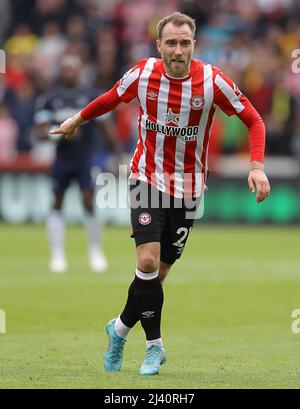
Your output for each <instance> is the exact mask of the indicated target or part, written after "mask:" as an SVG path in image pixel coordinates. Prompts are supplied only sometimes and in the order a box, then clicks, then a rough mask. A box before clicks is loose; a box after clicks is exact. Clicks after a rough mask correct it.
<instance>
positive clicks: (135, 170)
mask: <svg viewBox="0 0 300 409" xmlns="http://www.w3.org/2000/svg"><path fill="white" fill-rule="evenodd" d="M157 30H158V40H157V48H158V51H159V52H160V54H161V57H162V59H156V58H146V59H144V60H141V61H140V62H138V64H137V65H136V66H135V67H134V68H132V69H131V70H129V71H128V72H127V73H126V74H125V75H124V76H123V78H122V79H121V80H120V81H118V82H117V83H116V85H115V86H114V87H113V88H112V89H111V90H110V91H109V92H107V93H106V94H104V95H101V96H99V97H98V98H97V99H96V100H95V101H93V102H92V103H90V104H89V105H88V106H87V107H85V108H84V109H83V110H82V111H81V112H79V113H78V114H76V115H75V116H73V117H72V118H69V119H68V120H67V121H65V122H64V123H63V124H62V125H61V126H60V127H59V128H58V129H57V130H53V131H52V133H53V135H55V134H57V133H63V134H64V135H65V136H66V137H67V138H72V137H73V136H74V135H75V133H76V130H77V128H78V127H79V126H80V125H82V124H83V123H84V122H85V121H89V120H91V119H92V118H95V117H97V116H99V115H103V114H105V113H107V112H109V111H110V110H112V109H114V108H115V107H116V106H117V105H118V104H119V103H120V102H127V103H128V102H130V101H131V100H132V99H134V98H138V100H139V104H140V117H139V121H138V127H139V139H138V144H137V148H136V150H135V153H134V156H133V159H132V162H131V175H130V179H131V182H132V181H133V180H136V179H137V180H138V181H139V183H140V186H143V188H142V189H143V190H142V192H143V193H144V196H145V197H146V198H147V195H150V194H151V193H149V190H151V189H150V187H154V192H155V194H156V196H158V197H159V199H162V198H164V197H166V196H168V197H169V199H170V201H169V203H170V206H169V207H168V208H163V207H161V206H159V207H158V208H154V207H153V206H151V204H148V205H146V206H140V207H139V208H135V207H133V201H132V197H131V203H130V204H131V222H132V226H133V236H134V239H135V241H136V251H137V267H136V271H135V278H134V280H133V282H132V283H131V285H130V287H129V290H128V298H127V302H126V305H125V308H124V310H123V312H122V313H121V314H120V315H119V317H118V318H116V319H113V320H111V321H110V322H109V323H108V324H107V326H106V332H107V335H108V337H109V346H108V350H107V352H106V354H105V357H104V367H105V369H106V370H108V371H118V370H120V369H121V365H122V356H123V348H124V344H125V341H126V337H127V334H128V332H129V330H130V329H131V328H132V327H133V326H134V325H135V324H136V322H138V321H140V322H141V324H142V327H143V329H144V331H145V334H146V357H145V360H144V362H143V364H142V366H141V368H140V374H141V375H154V374H157V373H158V371H159V367H160V364H162V363H164V362H165V361H166V353H165V350H164V347H163V342H162V338H161V330H160V325H161V312H162V306H163V288H162V285H161V283H162V281H163V280H164V278H165V277H166V275H167V274H168V272H169V271H170V268H171V266H172V265H173V264H174V262H175V261H176V260H177V259H179V258H180V257H181V255H182V252H183V250H184V247H185V244H186V241H187V239H188V236H189V233H190V231H191V228H192V226H193V221H194V220H193V219H190V218H187V213H186V208H185V200H184V199H185V198H192V199H193V200H194V199H195V203H196V206H197V198H199V197H201V196H202V193H203V189H204V187H205V182H206V175H207V151H208V143H209V135H210V129H211V124H212V121H213V116H214V112H215V110H216V107H219V108H220V109H221V110H222V111H224V112H225V113H226V114H227V115H229V116H230V115H237V116H238V117H239V118H240V120H241V121H243V122H244V123H245V124H246V126H247V127H248V130H249V142H250V156H251V162H250V172H249V177H248V184H249V188H250V191H251V192H252V193H254V192H255V191H256V200H257V202H258V203H259V202H262V201H263V200H264V199H265V198H266V197H267V196H268V195H269V192H270V186H269V182H268V179H267V177H266V175H265V173H264V164H263V163H264V146H265V127H264V123H263V121H262V119H261V117H260V116H259V114H258V113H257V111H256V110H255V109H254V107H253V106H252V105H251V103H250V102H249V100H248V99H247V98H246V97H245V96H244V95H242V93H241V92H240V91H239V89H238V88H237V87H236V85H235V84H234V83H233V82H232V81H231V80H230V79H229V78H228V77H227V76H226V75H224V74H223V73H222V72H221V71H220V70H219V69H218V68H217V67H213V66H211V65H209V64H205V63H203V62H201V61H199V60H195V59H192V56H193V52H194V46H195V39H194V38H195V30H196V27H195V23H194V20H193V19H191V18H190V17H188V16H187V15H184V14H181V13H174V14H172V15H170V16H168V17H165V18H163V19H162V20H161V21H160V22H159V24H158V27H157ZM181 201H182V202H184V203H181ZM147 203H149V196H148V200H147ZM175 204H177V205H178V204H182V206H181V207H178V208H177V206H176V205H175ZM179 302H180V300H179Z"/></svg>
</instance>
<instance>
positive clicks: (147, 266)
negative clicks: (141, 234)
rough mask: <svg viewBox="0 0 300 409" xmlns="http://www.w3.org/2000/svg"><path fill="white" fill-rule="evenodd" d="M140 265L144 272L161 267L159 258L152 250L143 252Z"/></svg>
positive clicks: (150, 271) (139, 259) (139, 261)
mask: <svg viewBox="0 0 300 409" xmlns="http://www.w3.org/2000/svg"><path fill="white" fill-rule="evenodd" d="M138 267H139V269H140V270H142V271H144V272H149V273H152V272H153V271H155V270H157V269H158V267H159V258H158V257H157V256H156V255H155V254H153V253H151V252H149V253H145V254H142V255H140V256H139V258H138Z"/></svg>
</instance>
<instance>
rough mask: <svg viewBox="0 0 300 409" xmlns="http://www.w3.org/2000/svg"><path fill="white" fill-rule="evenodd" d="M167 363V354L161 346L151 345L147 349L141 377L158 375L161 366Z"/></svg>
mask: <svg viewBox="0 0 300 409" xmlns="http://www.w3.org/2000/svg"><path fill="white" fill-rule="evenodd" d="M166 362H167V357H166V352H165V350H164V348H163V347H161V346H159V345H151V346H150V347H148V348H147V352H146V357H145V360H144V362H143V364H142V366H141V368H140V375H156V374H158V371H159V366H160V365H162V364H165V363H166Z"/></svg>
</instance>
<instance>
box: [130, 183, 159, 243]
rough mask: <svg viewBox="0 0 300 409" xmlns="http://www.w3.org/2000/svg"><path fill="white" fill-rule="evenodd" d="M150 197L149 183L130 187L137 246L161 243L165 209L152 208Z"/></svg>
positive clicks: (133, 233) (131, 214)
mask: <svg viewBox="0 0 300 409" xmlns="http://www.w3.org/2000/svg"><path fill="white" fill-rule="evenodd" d="M157 194H159V193H157ZM150 195H151V189H150V188H149V186H148V184H147V183H144V182H142V183H137V185H136V186H135V187H134V188H133V186H132V185H130V218H131V225H132V237H133V238H134V239H135V244H136V246H139V245H141V244H145V243H152V242H158V243H159V242H160V238H161V232H162V230H163V227H164V224H165V221H166V211H165V209H161V208H159V207H155V206H152V204H151V197H150Z"/></svg>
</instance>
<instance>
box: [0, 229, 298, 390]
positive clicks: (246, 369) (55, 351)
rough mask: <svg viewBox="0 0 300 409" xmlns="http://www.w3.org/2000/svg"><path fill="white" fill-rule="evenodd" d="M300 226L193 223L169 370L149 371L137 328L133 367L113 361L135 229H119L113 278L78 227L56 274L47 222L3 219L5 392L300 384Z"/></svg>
mask: <svg viewBox="0 0 300 409" xmlns="http://www.w3.org/2000/svg"><path fill="white" fill-rule="evenodd" d="M299 233H300V229H299V228H291V229H289V228H285V227H279V228H275V227H270V228H267V227H254V226H253V227H230V226H227V227H220V226H208V225H202V226H200V227H197V228H195V229H194V230H193V232H192V234H191V237H190V239H189V241H188V244H187V247H186V250H185V253H184V255H183V257H182V259H181V260H180V261H179V262H177V264H176V265H175V266H174V269H173V271H172V272H171V275H170V276H169V278H168V280H167V281H166V283H165V284H164V292H165V304H164V311H163V323H162V328H163V333H162V336H163V340H164V344H165V348H166V351H167V357H168V362H167V365H165V366H163V367H161V370H160V373H159V375H158V376H154V377H141V376H139V375H138V369H139V367H140V364H141V362H142V360H143V358H144V353H145V341H144V335H143V332H142V330H141V328H140V326H139V325H137V326H136V328H134V329H133V330H132V332H131V333H130V334H129V337H128V342H127V344H126V347H125V355H124V362H123V370H122V371H121V372H119V373H106V372H105V371H104V369H103V367H102V356H103V351H104V350H105V349H106V345H107V339H106V336H105V334H104V330H103V327H104V325H105V323H106V322H107V321H108V320H109V319H110V318H112V317H114V316H116V315H117V314H118V313H119V312H120V310H121V309H122V307H123V305H124V302H125V297H126V295H127V287H128V284H129V283H130V282H131V280H132V277H133V271H134V267H135V256H134V243H133V241H132V240H131V239H130V238H129V229H126V228H112V227H107V228H106V230H105V236H104V247H105V251H106V253H107V256H108V259H109V263H110V265H109V270H108V271H107V272H106V273H105V274H95V273H92V272H91V271H89V269H88V266H87V258H86V240H85V232H84V230H83V229H82V228H81V227H80V226H78V227H69V228H68V230H67V255H68V259H69V267H70V268H69V271H68V272H67V273H66V274H51V273H50V272H49V271H48V269H47V263H48V248H47V240H46V234H45V231H44V228H43V227H42V226H32V225H26V226H7V225H4V224H2V225H0V236H1V247H0V252H1V256H0V309H2V310H4V311H5V313H6V334H0V388H101V389H113V388H146V389H147V388H149V389H151V388H172V389H173V388H197V389H201V388H299V387H300V365H299V361H300V360H299V358H300V334H294V333H293V332H292V330H291V325H292V321H293V318H292V317H291V314H292V311H293V310H294V309H297V308H300V296H299V290H300V248H299Z"/></svg>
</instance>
